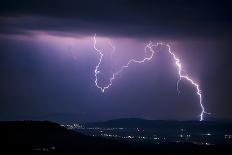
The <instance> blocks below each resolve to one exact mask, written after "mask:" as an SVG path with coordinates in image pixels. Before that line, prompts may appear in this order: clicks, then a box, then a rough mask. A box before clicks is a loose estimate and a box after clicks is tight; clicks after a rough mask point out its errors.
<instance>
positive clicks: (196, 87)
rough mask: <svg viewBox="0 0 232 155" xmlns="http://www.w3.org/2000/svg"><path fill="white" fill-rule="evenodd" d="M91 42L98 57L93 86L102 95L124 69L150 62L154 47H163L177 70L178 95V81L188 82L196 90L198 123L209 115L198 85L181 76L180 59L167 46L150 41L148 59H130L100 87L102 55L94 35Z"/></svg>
mask: <svg viewBox="0 0 232 155" xmlns="http://www.w3.org/2000/svg"><path fill="white" fill-rule="evenodd" d="M93 40H94V45H93V47H94V49H95V50H96V51H97V53H98V54H99V55H100V58H99V61H98V64H97V65H96V67H95V70H94V73H95V86H96V87H97V88H99V89H100V90H101V92H102V93H104V92H105V90H106V89H108V88H110V86H111V85H112V84H113V80H115V78H116V77H117V76H118V75H119V74H120V73H121V72H123V71H124V70H125V69H126V68H128V67H129V66H130V64H132V63H139V64H141V63H144V62H147V61H150V60H151V59H152V58H153V56H154V53H155V51H154V50H153V48H154V47H155V48H157V47H159V46H164V47H166V48H168V50H167V51H168V53H169V54H170V55H171V56H172V58H173V60H174V61H175V65H176V67H177V70H178V76H179V79H178V81H177V92H178V94H180V90H179V83H180V81H181V80H186V81H188V82H190V83H191V85H192V86H193V87H194V88H195V89H196V95H197V96H198V98H199V104H200V107H201V113H200V121H203V120H204V114H210V113H208V112H206V111H205V108H204V105H203V103H202V94H201V90H200V86H199V84H198V83H197V82H195V81H194V80H193V79H191V77H189V76H188V75H186V74H183V70H182V65H181V62H180V59H179V58H178V57H177V56H176V55H175V54H174V52H173V51H172V50H171V46H170V45H169V44H165V43H162V42H161V43H156V44H153V42H151V41H150V42H149V43H148V44H146V46H145V48H144V52H145V55H147V53H148V52H147V50H148V49H149V51H150V56H148V57H147V56H145V57H144V58H143V59H141V60H136V59H130V60H129V61H128V63H127V64H126V65H124V66H122V67H121V68H120V69H119V70H118V71H117V72H115V73H113V75H112V77H111V78H110V82H109V84H108V85H107V86H100V85H99V83H98V74H99V73H100V71H99V67H100V65H101V62H102V58H103V56H104V54H103V53H102V51H101V50H100V49H98V48H97V47H96V44H97V39H96V34H95V35H94V36H93ZM109 44H110V46H111V47H112V49H113V52H114V51H115V49H116V48H115V46H113V44H112V43H111V42H109Z"/></svg>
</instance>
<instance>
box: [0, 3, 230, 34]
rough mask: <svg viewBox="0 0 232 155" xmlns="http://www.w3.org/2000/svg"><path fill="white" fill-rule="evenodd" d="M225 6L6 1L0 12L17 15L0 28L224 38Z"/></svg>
mask: <svg viewBox="0 0 232 155" xmlns="http://www.w3.org/2000/svg"><path fill="white" fill-rule="evenodd" d="M230 6H231V4H230V3H229V1H209V0H207V1H203V2H202V1H196V0H191V1H188V2H186V1H181V0H174V1H149V0H126V1H125V0H111V1H107V0H97V1H91V0H84V1H82V0H81V1H74V0H70V1H63V0H47V1H40V0H34V1H29V0H22V1H13V0H9V1H5V2H4V1H3V2H1V5H0V7H1V8H0V10H1V11H0V12H1V16H2V17H6V16H13V17H15V18H18V20H17V19H15V20H12V21H8V22H7V21H6V22H5V23H4V20H2V27H5V29H4V30H3V31H4V32H14V30H25V29H29V30H30V29H33V30H53V31H54V30H58V31H79V32H86V33H91V32H92V33H94V32H98V33H102V34H105V35H112V34H113V35H130V36H139V37H143V36H146V37H147V36H152V37H153V36H157V37H172V38H173V37H174V38H176V37H177V36H179V37H185V38H186V37H187V38H188V37H193V36H195V37H198V38H199V37H211V38H212V37H213V38H217V37H219V38H226V37H227V38H228V37H229V38H230V36H231V32H232V31H231V27H232V22H231V21H232V16H231V7H230ZM25 16H27V18H23V17H25ZM28 16H29V17H28ZM19 17H21V18H19ZM7 29H9V31H7Z"/></svg>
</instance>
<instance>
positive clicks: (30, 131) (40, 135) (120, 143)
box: [0, 120, 232, 154]
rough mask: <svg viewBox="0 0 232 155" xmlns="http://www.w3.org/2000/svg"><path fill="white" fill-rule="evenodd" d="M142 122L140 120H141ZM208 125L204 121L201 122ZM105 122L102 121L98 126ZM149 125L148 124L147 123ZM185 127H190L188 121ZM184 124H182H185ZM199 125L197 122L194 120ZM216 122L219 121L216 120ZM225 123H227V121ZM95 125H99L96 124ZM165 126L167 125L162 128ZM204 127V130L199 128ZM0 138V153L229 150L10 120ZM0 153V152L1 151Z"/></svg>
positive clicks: (0, 130) (2, 127)
mask: <svg viewBox="0 0 232 155" xmlns="http://www.w3.org/2000/svg"><path fill="white" fill-rule="evenodd" d="M141 121H142V120H141ZM141 121H140V122H137V123H135V122H132V123H130V122H128V120H127V123H129V125H128V124H124V123H122V124H120V123H121V122H123V121H115V122H113V121H112V122H109V123H106V124H108V125H107V127H109V126H111V127H122V126H124V127H125V126H127V127H128V126H129V127H135V126H134V125H135V124H141ZM203 123H205V124H208V123H207V122H203ZM103 124H105V123H102V124H101V126H102V125H103ZM142 124H143V125H144V124H147V125H145V126H144V128H147V127H149V128H150V127H155V126H156V125H161V126H166V127H167V126H176V127H179V125H178V124H181V123H178V122H171V123H167V122H165V123H162V121H153V124H155V125H152V124H151V123H147V121H142ZM148 124H149V126H148ZM186 124H190V125H189V126H187V128H188V127H190V128H191V127H192V126H191V124H194V123H186ZM186 124H185V123H184V124H183V125H184V126H185V127H186ZM197 124H199V125H200V123H197ZM209 124H211V125H209V126H208V125H203V126H208V127H210V129H211V130H212V126H214V127H216V128H214V129H215V131H222V130H223V131H227V132H230V133H231V131H232V128H231V126H232V125H231V123H230V125H229V126H227V127H226V126H223V127H221V128H220V127H219V126H218V125H217V123H209ZM219 124H220V123H219ZM227 125H228V124H227ZM98 126H99V124H98ZM166 129H167V128H166ZM203 130H204V129H203ZM0 137H1V140H0V141H1V152H2V153H4V154H11V153H17V154H80V153H81V154H93V153H96V154H124V153H126V154H137V153H138V154H147V153H152V154H170V153H177V154H199V153H200V154H201V153H207V154H208V153H209V154H224V153H226V152H227V151H228V152H229V151H231V140H230V144H221V145H220V144H219V145H196V144H193V143H190V142H181V143H175V142H168V141H167V142H163V143H160V144H154V143H147V142H145V141H143V140H142V141H139V142H138V141H137V142H135V141H124V140H120V139H115V140H113V139H108V138H107V139H105V138H102V137H92V136H87V135H84V134H82V133H79V132H76V131H73V130H70V129H66V128H65V127H62V126H61V125H60V124H57V123H52V122H48V121H11V122H1V123H0ZM2 153H1V154H2Z"/></svg>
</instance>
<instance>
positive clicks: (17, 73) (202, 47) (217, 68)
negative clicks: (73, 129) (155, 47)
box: [0, 0, 232, 121]
mask: <svg viewBox="0 0 232 155" xmlns="http://www.w3.org/2000/svg"><path fill="white" fill-rule="evenodd" d="M231 10H232V4H231V3H230V2H229V1H225V0H220V1H211V0H205V1H202V0H190V1H186V0H183V1H182V0H172V1H166V0H159V1H149V0H96V1H95V0H83V1H82V0H81V1H79V0H46V1H41V0H30V1H29V0H20V1H18V0H15V1H13V0H3V1H1V2H0V71H1V76H0V120H18V119H33V118H35V117H37V116H39V117H41V118H43V116H44V117H45V116H49V115H59V114H62V115H66V114H67V115H73V116H75V117H74V119H80V120H82V121H101V120H110V119H114V118H124V117H131V118H132V117H136V118H145V119H154V120H160V119H162V120H166V119H172V120H199V114H200V112H201V109H200V106H199V99H198V97H197V95H196V94H195V93H196V90H195V88H194V87H193V86H191V84H190V83H189V82H187V81H184V80H183V81H181V83H180V87H179V88H180V90H181V94H180V95H178V93H177V91H176V82H177V80H178V75H177V68H176V66H175V62H174V61H173V59H172V58H171V57H170V55H168V53H167V49H165V48H162V49H160V52H159V53H157V54H155V55H154V57H153V59H152V61H150V62H146V63H143V64H132V65H131V66H130V67H129V68H128V69H126V70H125V71H123V72H122V74H120V75H119V76H118V77H117V78H116V79H115V80H114V81H113V85H112V86H111V87H110V88H109V89H107V90H106V92H105V93H101V91H100V90H99V89H97V88H96V86H95V83H94V80H95V77H94V69H95V66H96V65H97V63H98V61H99V55H98V54H97V53H96V51H95V50H94V48H93V36H94V34H95V33H96V34H97V40H98V42H97V46H98V48H100V49H102V50H103V51H104V54H105V55H104V56H105V57H104V58H103V61H102V66H101V67H100V70H101V71H102V73H103V74H101V75H100V82H101V84H102V85H104V84H107V83H108V80H109V77H110V76H111V75H112V73H113V72H115V71H117V70H118V69H119V68H120V66H122V65H125V64H126V63H127V62H128V60H129V59H131V58H135V59H141V58H143V57H144V51H143V50H144V47H145V45H146V43H148V42H149V41H150V40H152V41H153V42H160V41H162V42H165V43H169V44H170V45H171V47H172V49H173V51H174V53H175V54H176V55H177V56H178V58H179V59H180V61H181V63H182V65H183V70H184V72H186V73H187V74H188V75H189V76H191V78H192V79H194V80H195V81H197V82H198V83H199V84H200V89H201V90H202V97H203V104H204V106H205V108H206V111H207V112H210V113H211V115H205V118H206V119H207V118H219V119H232V111H231V110H232V102H231V88H232V85H231V82H232V69H231V65H232V64H231V59H232V48H231V43H232V11H231ZM109 40H110V41H111V42H112V43H113V44H114V45H115V47H116V50H115V52H114V53H112V49H111V48H110V46H109V44H108V42H109Z"/></svg>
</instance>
